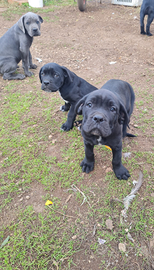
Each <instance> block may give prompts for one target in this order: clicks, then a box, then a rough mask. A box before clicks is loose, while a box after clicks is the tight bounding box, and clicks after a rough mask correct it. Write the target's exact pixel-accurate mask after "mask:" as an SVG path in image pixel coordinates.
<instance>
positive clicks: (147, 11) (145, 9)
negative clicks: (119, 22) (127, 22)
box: [140, 0, 154, 36]
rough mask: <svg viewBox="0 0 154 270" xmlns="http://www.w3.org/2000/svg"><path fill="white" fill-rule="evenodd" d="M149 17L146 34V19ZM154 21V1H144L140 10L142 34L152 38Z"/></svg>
mask: <svg viewBox="0 0 154 270" xmlns="http://www.w3.org/2000/svg"><path fill="white" fill-rule="evenodd" d="M145 15H148V19H147V25H146V32H145V31H144V17H145ZM153 19H154V0H143V3H142V6H141V10H140V26H141V34H142V35H145V34H147V35H148V36H152V34H151V33H150V24H151V23H152V21H153Z"/></svg>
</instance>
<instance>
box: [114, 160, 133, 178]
mask: <svg viewBox="0 0 154 270" xmlns="http://www.w3.org/2000/svg"><path fill="white" fill-rule="evenodd" d="M113 171H114V173H115V175H116V177H117V178H118V179H119V180H122V179H123V180H127V179H128V178H129V177H130V174H129V171H128V170H127V169H126V168H125V167H124V166H123V165H122V164H121V165H120V167H118V168H113Z"/></svg>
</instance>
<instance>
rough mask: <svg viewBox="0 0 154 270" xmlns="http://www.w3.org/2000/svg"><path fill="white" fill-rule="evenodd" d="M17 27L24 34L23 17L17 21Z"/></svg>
mask: <svg viewBox="0 0 154 270" xmlns="http://www.w3.org/2000/svg"><path fill="white" fill-rule="evenodd" d="M18 27H19V28H20V29H21V31H22V32H23V33H24V34H25V26H24V15H23V16H22V17H21V18H20V19H19V21H18Z"/></svg>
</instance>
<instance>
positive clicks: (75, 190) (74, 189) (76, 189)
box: [71, 184, 91, 208]
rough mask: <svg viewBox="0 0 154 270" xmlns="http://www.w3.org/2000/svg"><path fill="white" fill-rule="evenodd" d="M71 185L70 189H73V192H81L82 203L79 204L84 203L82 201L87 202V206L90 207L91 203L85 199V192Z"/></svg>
mask: <svg viewBox="0 0 154 270" xmlns="http://www.w3.org/2000/svg"><path fill="white" fill-rule="evenodd" d="M71 187H72V190H73V191H74V192H77V191H78V192H80V193H81V194H82V196H83V198H84V199H83V202H82V204H81V206H82V205H83V204H84V202H87V203H88V205H89V207H90V208H91V205H90V203H89V202H88V200H87V197H86V196H85V194H84V193H83V192H82V191H81V190H80V189H79V188H78V187H77V186H76V185H74V184H73V185H71Z"/></svg>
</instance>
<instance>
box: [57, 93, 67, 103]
mask: <svg viewBox="0 0 154 270" xmlns="http://www.w3.org/2000/svg"><path fill="white" fill-rule="evenodd" d="M58 92H59V95H60V96H61V98H62V99H63V100H64V101H65V102H66V103H69V101H68V100H66V99H64V98H63V97H62V95H61V93H60V91H58Z"/></svg>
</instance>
